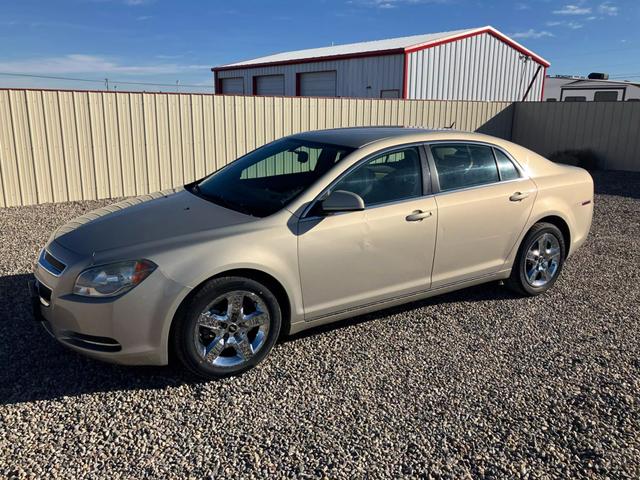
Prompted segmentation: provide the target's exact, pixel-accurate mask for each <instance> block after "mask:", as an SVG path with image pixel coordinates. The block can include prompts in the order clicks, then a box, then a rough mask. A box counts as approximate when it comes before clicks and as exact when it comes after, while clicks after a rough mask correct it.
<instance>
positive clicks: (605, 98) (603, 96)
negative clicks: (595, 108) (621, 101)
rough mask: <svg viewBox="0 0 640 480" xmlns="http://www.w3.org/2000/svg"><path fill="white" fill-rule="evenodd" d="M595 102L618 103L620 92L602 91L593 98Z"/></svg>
mask: <svg viewBox="0 0 640 480" xmlns="http://www.w3.org/2000/svg"><path fill="white" fill-rule="evenodd" d="M593 101H594V102H617V101H618V92H616V91H615V90H601V91H599V92H596V93H595V95H594V96H593Z"/></svg>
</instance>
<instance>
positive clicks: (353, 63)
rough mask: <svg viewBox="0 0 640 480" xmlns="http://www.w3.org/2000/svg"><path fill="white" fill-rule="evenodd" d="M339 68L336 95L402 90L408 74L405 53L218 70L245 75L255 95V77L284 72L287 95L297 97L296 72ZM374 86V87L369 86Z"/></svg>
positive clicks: (249, 91)
mask: <svg viewBox="0 0 640 480" xmlns="http://www.w3.org/2000/svg"><path fill="white" fill-rule="evenodd" d="M330 70H335V71H336V74H337V83H336V95H337V96H338V97H360V98H380V91H381V90H399V91H400V92H402V87H403V78H404V55H384V56H374V57H363V58H353V59H345V60H332V61H324V62H314V63H298V64H291V65H273V66H265V67H258V68H246V69H238V70H227V71H220V72H218V78H219V79H223V78H235V77H242V78H244V92H245V94H247V95H252V94H254V93H255V92H253V91H252V90H253V77H254V76H261V75H284V95H285V96H287V97H295V95H296V73H306V72H323V71H330ZM367 87H371V88H367Z"/></svg>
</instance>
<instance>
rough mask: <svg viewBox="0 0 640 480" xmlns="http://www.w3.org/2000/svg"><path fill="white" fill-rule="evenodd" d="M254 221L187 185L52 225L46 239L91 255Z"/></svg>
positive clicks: (126, 201) (129, 200)
mask: <svg viewBox="0 0 640 480" xmlns="http://www.w3.org/2000/svg"><path fill="white" fill-rule="evenodd" d="M254 220H256V218H255V217H251V216H249V215H244V214H242V213H239V212H235V211H233V210H229V209H226V208H223V207H221V206H219V205H216V204H214V203H211V202H209V201H207V200H204V199H202V198H200V197H197V196H196V195H193V194H192V193H190V192H188V191H186V190H182V189H180V190H167V191H163V192H158V193H154V194H150V195H144V196H142V197H137V198H132V199H128V200H124V201H122V202H119V203H115V204H113V205H109V206H107V207H104V208H100V209H98V210H93V211H91V212H89V213H86V214H84V215H82V216H81V217H78V218H76V219H74V220H72V221H70V222H68V223H66V224H65V225H63V226H62V227H60V228H59V229H58V230H56V231H55V232H54V233H53V235H52V238H51V240H55V241H56V242H58V243H59V244H60V245H62V246H63V247H65V248H67V249H68V250H71V251H73V252H76V253H80V254H93V253H95V252H100V251H104V250H112V249H117V248H122V247H128V246H131V245H140V244H144V243H146V242H157V241H162V240H165V239H168V238H172V237H179V236H183V235H188V234H190V233H196V232H201V231H204V230H211V229H215V228H222V227H228V226H231V225H237V224H241V223H247V222H251V221H254Z"/></svg>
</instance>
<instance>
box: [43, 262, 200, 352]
mask: <svg viewBox="0 0 640 480" xmlns="http://www.w3.org/2000/svg"><path fill="white" fill-rule="evenodd" d="M73 270H74V269H70V271H71V273H70V275H73V278H72V279H70V278H65V277H66V276H67V275H66V274H64V273H63V274H62V275H61V276H59V277H56V276H54V275H51V273H50V272H48V271H47V270H45V269H44V268H42V267H41V266H40V265H38V266H37V267H36V271H35V277H36V281H35V282H33V285H32V286H31V298H32V305H33V310H34V317H35V318H36V320H38V321H40V322H41V323H42V325H43V326H44V327H45V328H46V330H47V331H48V332H49V333H50V334H51V335H52V336H53V337H55V338H56V339H57V340H58V341H59V342H61V343H62V344H64V345H65V346H67V347H69V348H71V349H73V350H76V351H78V352H81V353H83V354H85V355H88V356H90V357H93V358H97V359H99V360H104V361H108V362H112V363H120V364H125V365H166V364H167V363H168V336H169V329H170V326H171V321H172V319H173V316H174V314H175V311H176V309H177V307H178V305H179V304H180V302H181V301H182V299H183V298H184V297H185V296H186V294H187V293H188V290H189V289H188V288H187V287H185V286H183V285H180V284H178V283H176V282H174V281H173V280H171V279H169V278H167V277H166V276H164V275H163V274H162V272H161V271H160V269H157V270H156V271H154V272H153V273H152V274H151V275H150V276H149V277H148V278H146V279H145V280H144V281H143V282H142V283H140V285H138V286H136V287H135V288H134V289H132V290H130V291H129V292H127V293H125V294H124V295H121V296H119V297H114V298H108V299H100V298H85V297H81V296H78V295H74V294H72V293H70V292H69V287H68V286H69V285H70V284H72V283H73V282H74V281H75V275H76V274H75V273H74V272H73Z"/></svg>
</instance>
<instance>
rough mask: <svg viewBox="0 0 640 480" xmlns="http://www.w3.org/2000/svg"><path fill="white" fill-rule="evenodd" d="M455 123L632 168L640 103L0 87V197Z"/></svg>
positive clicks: (195, 172)
mask: <svg viewBox="0 0 640 480" xmlns="http://www.w3.org/2000/svg"><path fill="white" fill-rule="evenodd" d="M360 125H405V126H422V127H428V128H443V127H449V126H452V125H453V127H454V128H456V129H459V130H470V131H473V130H479V131H482V132H484V133H488V134H490V135H495V136H499V137H503V138H507V139H512V140H513V141H515V142H516V143H520V144H522V145H524V146H526V147H529V148H531V149H532V150H535V151H537V152H539V153H541V154H543V155H549V154H550V153H553V152H556V151H560V150H566V149H584V148H590V149H592V150H594V152H595V153H596V154H597V155H598V156H599V157H600V159H601V160H602V162H603V164H602V166H603V167H604V168H607V169H612V170H635V171H640V158H639V155H638V152H640V102H606V103H604V102H603V103H596V102H587V103H565V102H558V103H516V104H511V103H508V102H465V101H423V100H378V99H349V98H335V99H334V98H286V97H284V98H283V97H248V96H247V97H244V96H216V95H198V94H193V95H191V94H166V93H124V92H121V93H114V92H85V91H49V90H0V207H4V206H19V205H30V204H37V203H47V202H63V201H69V200H91V199H98V198H112V197H121V196H134V195H141V194H144V193H149V192H153V191H157V190H161V189H166V188H170V187H175V186H180V185H183V184H185V183H188V182H190V181H192V180H194V179H196V178H199V177H202V176H204V175H205V174H206V173H208V172H211V171H214V170H216V169H218V168H220V167H221V166H223V165H225V164H226V163H227V162H229V161H231V160H234V159H235V158H237V157H238V156H240V155H242V154H244V153H246V152H248V151H250V150H252V149H254V148H256V147H258V146H260V145H263V144H265V143H267V142H269V141H271V140H274V139H276V138H279V137H282V136H285V135H288V134H291V133H296V132H300V131H306V130H315V129H322V128H332V127H347V126H360Z"/></svg>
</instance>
